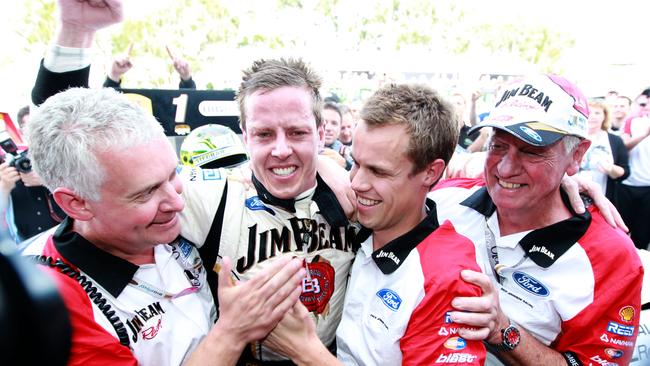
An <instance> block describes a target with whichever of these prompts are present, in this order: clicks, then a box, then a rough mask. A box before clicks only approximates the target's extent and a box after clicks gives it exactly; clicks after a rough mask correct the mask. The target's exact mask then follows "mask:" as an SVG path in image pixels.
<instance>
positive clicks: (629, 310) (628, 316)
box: [618, 305, 636, 323]
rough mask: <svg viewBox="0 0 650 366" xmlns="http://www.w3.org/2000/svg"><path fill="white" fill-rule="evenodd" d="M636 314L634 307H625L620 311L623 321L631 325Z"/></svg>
mask: <svg viewBox="0 0 650 366" xmlns="http://www.w3.org/2000/svg"><path fill="white" fill-rule="evenodd" d="M635 314H636V311H635V310H634V308H633V307H632V306H629V305H628V306H624V307H622V308H621V310H619V311H618V315H619V316H620V317H621V320H622V321H624V322H626V323H629V322H631V321H632V319H634V315H635Z"/></svg>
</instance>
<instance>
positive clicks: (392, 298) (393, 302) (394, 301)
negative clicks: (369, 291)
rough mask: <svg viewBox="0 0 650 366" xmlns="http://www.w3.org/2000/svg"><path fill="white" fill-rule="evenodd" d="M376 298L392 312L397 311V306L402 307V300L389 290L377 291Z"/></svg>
mask: <svg viewBox="0 0 650 366" xmlns="http://www.w3.org/2000/svg"><path fill="white" fill-rule="evenodd" d="M377 296H378V297H379V298H380V299H381V301H382V302H383V303H384V305H386V307H388V308H389V309H390V310H392V311H397V309H399V306H400V305H402V299H401V298H400V297H399V295H398V294H397V293H396V292H395V291H393V290H391V289H387V288H383V289H381V290H379V291H377Z"/></svg>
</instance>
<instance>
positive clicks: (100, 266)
mask: <svg viewBox="0 0 650 366" xmlns="http://www.w3.org/2000/svg"><path fill="white" fill-rule="evenodd" d="M73 222H74V220H73V219H72V218H70V217H66V218H65V219H64V220H63V222H62V223H61V225H59V228H58V229H57V230H56V232H55V233H54V235H53V236H52V240H53V242H54V246H55V247H56V250H57V251H58V252H59V253H61V255H62V256H63V258H64V259H65V261H67V262H69V263H70V264H72V265H74V266H75V267H77V268H79V269H80V270H81V271H83V272H84V273H86V274H87V275H88V276H90V277H91V278H92V279H93V281H94V282H96V283H97V284H98V285H100V286H101V287H103V288H104V289H106V291H108V292H109V293H110V294H111V296H113V297H118V296H119V295H120V293H122V290H124V288H125V287H126V286H127V285H128V284H129V281H130V280H131V279H132V278H133V276H134V275H135V272H136V271H137V270H138V268H140V267H139V266H137V265H135V264H133V263H131V262H129V261H127V260H124V259H122V258H119V257H116V256H114V255H112V254H110V253H108V252H105V251H103V250H101V249H99V248H98V247H96V246H95V245H93V244H92V243H91V242H89V241H88V240H86V239H85V238H84V237H83V236H81V235H80V234H79V233H77V232H75V231H73V230H72V223H73Z"/></svg>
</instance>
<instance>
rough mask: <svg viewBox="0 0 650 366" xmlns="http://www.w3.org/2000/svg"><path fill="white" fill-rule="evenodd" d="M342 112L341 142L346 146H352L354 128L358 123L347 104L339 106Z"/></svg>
mask: <svg viewBox="0 0 650 366" xmlns="http://www.w3.org/2000/svg"><path fill="white" fill-rule="evenodd" d="M339 110H340V111H341V133H340V134H339V141H341V143H342V144H343V145H345V146H350V145H352V137H353V136H354V128H355V127H356V123H355V121H354V116H353V115H352V111H351V110H350V108H349V107H348V106H346V105H345V104H339Z"/></svg>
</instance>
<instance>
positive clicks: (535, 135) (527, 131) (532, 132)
mask: <svg viewBox="0 0 650 366" xmlns="http://www.w3.org/2000/svg"><path fill="white" fill-rule="evenodd" d="M519 129H520V130H521V131H522V132H523V133H525V134H526V135H528V137H530V138H531V139H533V140H535V141H537V142H542V136H540V135H539V134H538V133H537V132H535V130H533V129H531V128H529V127H526V126H519Z"/></svg>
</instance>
